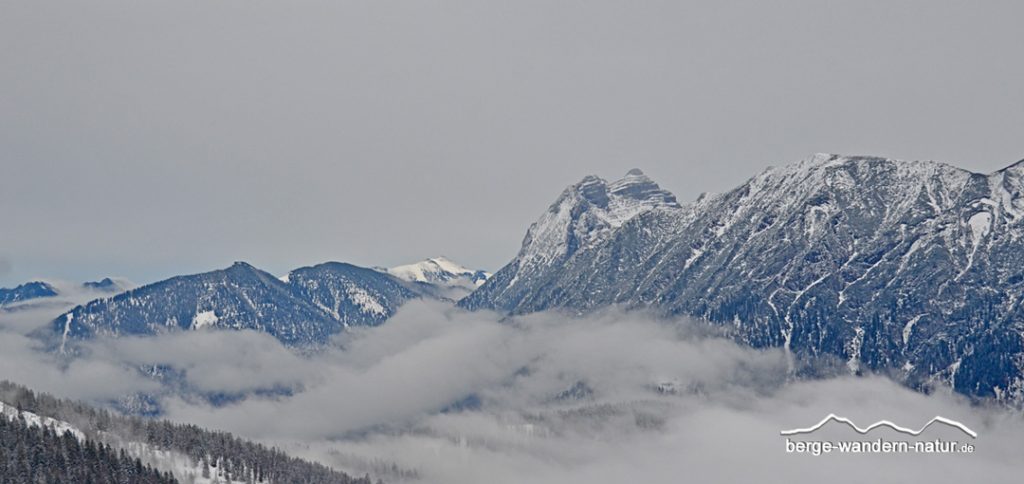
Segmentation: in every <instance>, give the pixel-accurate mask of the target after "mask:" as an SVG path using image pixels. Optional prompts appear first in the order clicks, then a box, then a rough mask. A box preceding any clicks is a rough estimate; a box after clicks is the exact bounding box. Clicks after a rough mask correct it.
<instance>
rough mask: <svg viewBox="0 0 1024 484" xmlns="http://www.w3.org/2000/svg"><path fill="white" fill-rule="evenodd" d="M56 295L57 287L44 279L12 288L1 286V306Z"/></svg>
mask: <svg viewBox="0 0 1024 484" xmlns="http://www.w3.org/2000/svg"><path fill="white" fill-rule="evenodd" d="M56 295H57V288H55V287H53V286H52V285H51V284H49V283H47V282H42V281H32V282H26V283H25V284H21V285H19V286H16V287H13V288H10V289H8V288H6V287H2V288H0V307H4V306H9V305H11V304H17V303H21V302H24V301H30V300H32V299H39V298H43V297H53V296H56Z"/></svg>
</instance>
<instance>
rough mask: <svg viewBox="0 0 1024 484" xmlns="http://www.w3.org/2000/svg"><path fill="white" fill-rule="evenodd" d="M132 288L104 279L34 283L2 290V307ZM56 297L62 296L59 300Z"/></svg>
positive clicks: (79, 298)
mask: <svg viewBox="0 0 1024 484" xmlns="http://www.w3.org/2000/svg"><path fill="white" fill-rule="evenodd" d="M130 288H131V283H130V282H128V281H126V280H123V279H111V278H109V277H107V278H104V279H103V280H101V281H94V282H85V283H82V284H78V283H76V282H66V281H32V282H26V283H25V284H21V285H19V286H17V287H14V288H10V289H8V288H0V307H12V306H15V305H17V306H18V307H20V308H25V307H28V306H27V305H36V304H37V303H51V302H54V301H56V300H58V299H59V300H61V301H65V300H69V301H77V300H81V299H83V298H92V297H96V296H98V295H102V294H114V293H119V292H122V291H125V290H127V289H130ZM56 296H60V298H57V297H56Z"/></svg>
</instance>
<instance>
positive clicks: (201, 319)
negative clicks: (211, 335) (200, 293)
mask: <svg viewBox="0 0 1024 484" xmlns="http://www.w3.org/2000/svg"><path fill="white" fill-rule="evenodd" d="M219 320H220V318H218V317H217V313H216V312H214V311H200V312H198V313H196V315H195V316H193V317H192V329H203V328H206V327H209V326H213V325H215V324H217V321H219Z"/></svg>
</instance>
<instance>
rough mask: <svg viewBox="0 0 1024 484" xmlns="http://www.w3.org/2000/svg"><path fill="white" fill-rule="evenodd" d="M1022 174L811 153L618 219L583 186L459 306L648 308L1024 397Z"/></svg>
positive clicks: (773, 341)
mask: <svg viewBox="0 0 1024 484" xmlns="http://www.w3.org/2000/svg"><path fill="white" fill-rule="evenodd" d="M1022 166H1024V165H1021V164H1020V163H1018V164H1015V165H1011V166H1010V167H1007V168H1005V169H1002V170H998V171H996V172H993V173H991V174H980V173H972V172H970V171H968V170H964V169H961V168H957V167H954V166H951V165H948V164H944V163H938V162H932V161H909V162H908V161H898V160H892V159H887V158H881V157H870V156H841V155H832V154H820V155H814V156H812V157H809V158H808V159H805V160H803V161H801V162H798V163H794V164H791V165H787V166H783V167H778V168H775V167H773V168H769V169H767V170H765V171H764V172H762V173H760V174H758V175H756V176H754V177H752V178H750V179H749V180H747V181H746V182H745V183H743V184H741V185H740V186H738V187H737V188H735V189H733V190H730V191H728V192H726V193H722V194H719V195H710V196H705V197H702V198H701V199H699V200H698V201H696V202H693V203H689V204H686V205H684V206H682V207H678V208H677V207H675V206H673V205H672V204H659V205H657V206H654V207H652V206H650V205H647V206H646V207H645V210H640V211H638V213H636V214H635V215H633V216H631V217H622V218H616V217H614V216H611V217H610V216H608V215H607V212H609V210H608V209H606V208H603V207H600V206H597V204H593V203H589V199H593V198H595V197H593V196H590V197H582V196H579V195H577V193H579V192H580V191H581V190H580V189H581V188H585V189H586V192H587V193H588V194H592V193H595V192H596V193H600V190H599V188H600V183H599V179H594V178H588V179H585V180H584V182H581V184H578V185H575V186H574V187H570V189H569V190H567V191H566V192H564V193H563V194H562V195H561V196H560V197H559V200H558V202H556V204H555V205H553V206H552V208H551V209H549V210H548V211H547V212H546V213H544V214H542V215H541V218H540V219H539V220H538V221H537V223H535V224H534V226H532V227H531V228H530V230H529V231H528V233H527V237H526V239H525V241H524V246H523V248H522V250H521V251H520V253H519V255H517V257H516V258H514V259H513V260H512V261H511V262H509V264H507V265H506V266H505V267H503V268H502V269H501V270H499V271H498V272H497V273H495V275H494V276H493V277H492V278H491V279H490V280H489V281H488V282H487V283H485V284H484V285H483V286H482V287H481V288H480V289H478V290H477V291H476V292H474V293H473V294H471V295H470V296H469V297H467V298H466V299H464V300H463V301H461V302H460V304H461V305H463V306H464V307H467V308H490V309H497V310H499V311H504V312H510V313H527V312H532V311H539V310H545V309H550V308H563V309H570V310H573V311H576V312H583V311H588V310H593V309H596V308H600V307H604V306H607V305H612V304H615V305H621V306H626V307H652V308H656V309H657V310H660V311H662V312H665V313H668V314H686V315H693V316H698V317H702V318H706V319H709V320H711V321H715V322H719V323H721V324H723V325H728V327H730V328H731V329H730V331H732V332H733V333H734V334H735V335H736V337H737V339H740V340H741V341H744V342H746V343H748V344H750V345H752V346H755V347H782V348H785V349H786V350H787V351H789V352H790V353H792V354H794V355H797V356H828V357H830V358H835V359H837V360H839V361H842V362H844V364H845V366H846V367H847V368H849V369H850V370H851V371H855V372H861V371H885V372H894V373H897V374H899V375H901V376H902V377H903V378H905V380H906V381H907V382H908V383H909V384H911V385H913V386H924V385H928V384H930V383H932V382H942V383H946V384H949V385H952V386H953V387H954V388H956V389H957V390H958V391H960V392H963V393H967V394H970V395H983V396H996V397H999V398H1024V373H1022V363H1021V362H1024V304H1022V303H1024V300H1022V298H1020V297H1019V294H1021V293H1024V269H1022V268H1021V266H1020V264H1019V260H1021V259H1022V258H1024V244H1022V243H1021V241H1024V228H1022V227H1021V224H1020V220H1021V218H1022V216H1024V196H1022V194H1024V183H1022V179H1024V176H1022V172H1024V169H1022ZM636 176H639V175H636ZM627 178H628V177H627ZM652 183H653V182H652ZM606 185H607V184H606ZM610 198H611V197H610ZM621 199H622V198H621V197H620V200H621ZM581 200H582V201H581ZM647 200H648V203H649V201H650V199H647ZM608 206H609V207H610V206H611V202H610V201H609V204H608ZM609 220H615V222H616V223H611V222H609Z"/></svg>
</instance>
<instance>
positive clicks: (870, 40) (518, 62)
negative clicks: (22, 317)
mask: <svg viewBox="0 0 1024 484" xmlns="http://www.w3.org/2000/svg"><path fill="white" fill-rule="evenodd" d="M1022 8H1024V7H1022V6H1021V5H1020V4H1019V3H1017V2H985V3H977V2H973V3H966V2H946V1H907V2H818V1H794V2H772V3H765V2H732V1H727V2H644V3H643V4H642V5H637V4H636V3H635V2H609V1H596V2H541V1H523V2H462V1H445V2H385V3H382V2H347V1H337V2H334V1H330V2H328V1H306V0H300V1H295V2H268V1H240V0H228V1H220V2H206V1H195V0H185V1H176V2H124V1H114V0H97V1H92V2H73V1H42V2H4V3H3V5H2V6H0V43H2V44H3V45H5V46H8V48H6V49H3V51H2V52H0V63H2V65H3V66H4V69H2V70H0V147H2V148H3V150H2V154H0V173H2V176H0V207H3V213H4V228H3V230H2V231H0V254H3V257H6V259H7V260H8V262H9V263H8V264H6V266H7V267H8V268H9V270H8V271H6V273H5V272H4V271H3V270H2V268H3V266H4V264H2V263H0V285H3V286H10V285H13V284H16V283H20V282H24V281H25V280H27V279H29V278H33V277H58V278H65V279H71V280H86V279H96V278H99V277H101V276H105V275H123V276H127V277H130V278H132V279H134V280H137V281H140V282H148V281H153V280H157V279H160V278H163V277H168V276H171V275H176V274H182V273H189V272H199V271H204V270H209V269H212V268H216V267H223V266H226V265H228V264H230V262H231V261H234V260H239V259H242V260H248V261H251V262H252V263H254V264H255V265H257V266H260V267H264V268H266V269H268V270H271V271H273V272H275V273H283V272H284V271H286V270H288V269H292V268H294V267H298V266H301V265H306V264H310V263H316V262H320V261H325V260H332V259H333V260H344V261H350V262H354V263H359V264H363V265H394V264H397V263H405V262H409V261H412V260H418V259H421V258H423V257H427V256H433V255H437V254H445V255H448V256H450V257H452V258H453V259H454V260H458V261H460V262H462V263H464V264H467V265H470V266H473V267H482V268H488V269H492V270H493V269H497V268H498V267H499V266H500V265H501V264H502V263H504V262H505V261H507V260H508V259H509V258H510V257H511V256H512V255H513V254H514V253H515V250H516V248H517V245H518V243H519V241H520V240H521V238H522V235H523V232H524V230H525V228H526V227H527V226H528V224H529V223H530V222H531V221H532V220H534V219H535V217H536V216H537V214H539V213H540V212H541V211H542V210H543V209H544V208H545V207H546V206H547V204H548V203H550V201H551V200H552V199H553V198H554V197H555V196H556V195H557V193H558V192H559V191H560V190H561V189H562V188H563V187H564V186H566V185H568V184H570V183H573V182H574V181H576V180H578V179H579V178H581V177H582V176H583V175H585V174H590V173H596V174H599V175H602V176H605V177H617V176H620V175H621V174H623V173H625V172H626V170H628V169H629V168H633V167H635V166H639V167H641V168H643V169H644V170H645V171H647V172H648V173H649V174H650V175H651V176H653V177H654V178H655V179H656V180H658V181H659V182H660V183H661V184H662V185H663V186H664V187H666V188H668V189H671V190H672V191H674V192H675V193H676V194H677V195H678V196H679V198H680V200H683V201H686V200H692V199H694V198H695V197H696V196H697V194H698V193H699V192H702V191H708V190H710V191H722V190H726V189H728V188H730V187H732V186H735V185H736V184H738V183H740V182H741V181H742V180H744V179H746V178H747V177H749V176H751V175H753V174H754V173H756V172H757V171H759V170H761V169H763V168H764V167H765V166H766V165H768V164H781V163H788V162H792V161H795V160H798V159H801V158H804V157H806V156H807V155H809V154H810V153H813V152H819V151H820V152H841V153H850V154H877V155H887V156H892V157H897V158H904V159H938V160H941V161H946V162H951V163H954V164H958V165H961V166H964V167H967V168H971V169H975V170H978V171H991V170H993V169H996V168H999V167H1001V166H1003V165H1006V164H1008V163H1010V162H1012V161H1015V160H1017V159H1020V158H1021V157H1022V156H1024V150H1022V149H1021V145H1020V142H1019V139H1020V136H1019V134H1020V132H1021V129H1022V128H1024V90H1021V89H1020V88H1019V86H1020V85H1022V84H1024V79H1022V77H1024V64H1022V63H1020V62H1017V60H1018V58H1019V53H1020V47H1021V42H1020V39H1019V36H1018V34H1017V32H1018V25H1017V19H1019V18H1021V17H1022V15H1024V10H1022Z"/></svg>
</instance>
